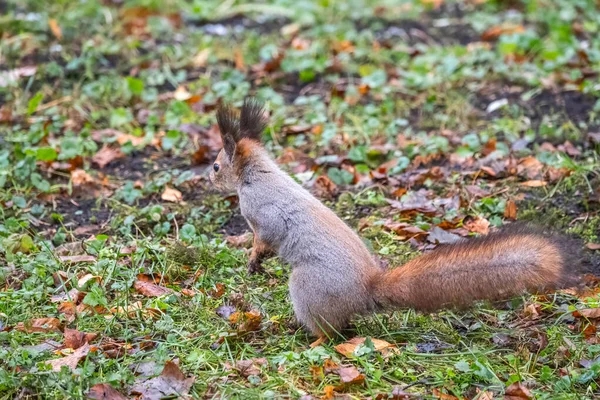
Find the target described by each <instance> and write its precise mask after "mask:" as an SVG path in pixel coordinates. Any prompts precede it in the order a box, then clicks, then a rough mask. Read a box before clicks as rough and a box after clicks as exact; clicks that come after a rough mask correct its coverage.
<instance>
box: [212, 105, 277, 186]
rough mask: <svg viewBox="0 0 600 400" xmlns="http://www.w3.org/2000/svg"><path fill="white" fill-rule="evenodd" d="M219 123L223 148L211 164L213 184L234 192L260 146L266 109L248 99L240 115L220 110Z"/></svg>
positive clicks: (223, 108)
mask: <svg viewBox="0 0 600 400" xmlns="http://www.w3.org/2000/svg"><path fill="white" fill-rule="evenodd" d="M217 123H218V125H219V131H220V132H221V139H222V140H223V149H222V150H221V151H220V152H219V154H218V155H217V159H216V160H215V162H214V163H213V165H212V168H211V170H210V174H209V178H210V181H211V182H212V183H213V184H214V185H215V186H216V187H217V188H218V189H221V190H233V189H235V188H236V186H237V183H238V182H239V180H240V178H241V176H240V175H241V173H242V172H243V170H244V167H245V165H246V164H247V162H248V161H249V160H250V158H251V155H252V154H250V153H251V152H252V149H253V148H254V147H255V146H256V144H257V143H260V135H261V134H262V132H263V131H264V129H265V127H266V124H267V122H266V120H265V117H264V109H263V106H262V104H260V103H259V102H258V101H256V100H254V99H251V98H247V99H246V100H244V104H243V105H242V108H241V110H240V112H239V114H238V113H237V112H236V111H235V110H234V109H233V108H231V107H230V106H229V105H222V106H221V107H219V109H218V110H217Z"/></svg>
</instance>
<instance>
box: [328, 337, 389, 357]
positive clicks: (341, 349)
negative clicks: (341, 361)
mask: <svg viewBox="0 0 600 400" xmlns="http://www.w3.org/2000/svg"><path fill="white" fill-rule="evenodd" d="M366 339H367V338H365V337H354V338H352V339H350V340H348V341H347V342H344V343H341V344H338V345H337V346H335V347H334V348H335V350H336V351H337V352H338V353H340V354H343V355H345V356H346V357H352V355H353V354H354V350H356V348H357V347H358V346H360V345H362V344H364V343H365V340H366ZM371 342H373V345H374V348H375V351H378V352H380V353H382V354H383V355H384V356H385V355H387V354H389V353H390V352H392V353H395V352H397V351H398V349H397V348H396V346H394V345H393V344H391V343H388V342H386V341H385V340H381V339H373V338H371Z"/></svg>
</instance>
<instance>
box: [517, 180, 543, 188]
mask: <svg viewBox="0 0 600 400" xmlns="http://www.w3.org/2000/svg"><path fill="white" fill-rule="evenodd" d="M547 184H548V182H546V181H540V180H532V181H525V182H521V186H526V187H542V186H546V185H547Z"/></svg>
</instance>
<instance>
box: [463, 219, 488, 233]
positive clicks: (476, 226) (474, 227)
mask: <svg viewBox="0 0 600 400" xmlns="http://www.w3.org/2000/svg"><path fill="white" fill-rule="evenodd" d="M464 226H465V228H467V229H468V230H469V231H470V232H475V233H480V234H482V235H487V234H488V232H489V231H490V221H488V220H487V219H485V218H483V217H477V218H475V219H472V220H469V221H467V222H465V224H464Z"/></svg>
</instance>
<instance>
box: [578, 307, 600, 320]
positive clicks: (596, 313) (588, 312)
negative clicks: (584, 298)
mask: <svg viewBox="0 0 600 400" xmlns="http://www.w3.org/2000/svg"><path fill="white" fill-rule="evenodd" d="M573 316H574V317H583V318H590V319H595V318H600V308H584V309H583V310H577V311H573Z"/></svg>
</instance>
